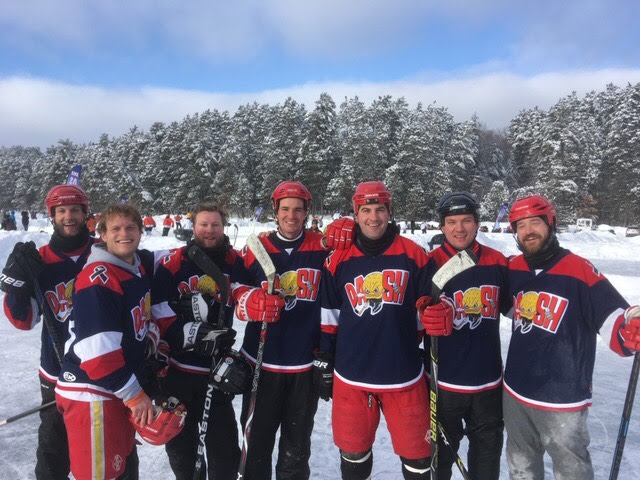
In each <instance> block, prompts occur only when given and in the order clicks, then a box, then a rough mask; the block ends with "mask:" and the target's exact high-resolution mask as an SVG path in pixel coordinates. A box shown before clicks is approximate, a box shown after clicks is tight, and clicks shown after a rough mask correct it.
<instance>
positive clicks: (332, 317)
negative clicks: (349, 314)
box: [320, 307, 340, 327]
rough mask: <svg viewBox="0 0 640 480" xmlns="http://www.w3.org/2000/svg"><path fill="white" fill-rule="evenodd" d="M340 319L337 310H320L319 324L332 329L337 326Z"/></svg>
mask: <svg viewBox="0 0 640 480" xmlns="http://www.w3.org/2000/svg"><path fill="white" fill-rule="evenodd" d="M339 317H340V310H339V309H337V308H324V307H322V309H321V310H320V324H321V325H330V326H332V327H337V326H338V318H339Z"/></svg>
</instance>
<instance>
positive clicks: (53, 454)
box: [36, 377, 70, 480]
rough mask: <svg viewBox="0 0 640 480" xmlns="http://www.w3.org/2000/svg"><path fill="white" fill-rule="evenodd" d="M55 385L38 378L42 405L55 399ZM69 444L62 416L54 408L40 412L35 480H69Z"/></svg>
mask: <svg viewBox="0 0 640 480" xmlns="http://www.w3.org/2000/svg"><path fill="white" fill-rule="evenodd" d="M55 387H56V384H55V383H53V382H50V381H49V380H46V379H44V378H42V377H40V393H41V395H42V404H41V405H44V404H45V403H49V402H51V401H52V400H55V399H56V393H55V391H54V389H55ZM69 468H70V465H69V442H68V441H67V429H66V428H65V426H64V420H63V419H62V414H61V413H60V412H59V411H58V409H57V408H56V407H55V405H54V406H52V407H48V408H45V409H44V410H40V427H39V428H38V448H37V450H36V479H37V480H61V479H68V478H69Z"/></svg>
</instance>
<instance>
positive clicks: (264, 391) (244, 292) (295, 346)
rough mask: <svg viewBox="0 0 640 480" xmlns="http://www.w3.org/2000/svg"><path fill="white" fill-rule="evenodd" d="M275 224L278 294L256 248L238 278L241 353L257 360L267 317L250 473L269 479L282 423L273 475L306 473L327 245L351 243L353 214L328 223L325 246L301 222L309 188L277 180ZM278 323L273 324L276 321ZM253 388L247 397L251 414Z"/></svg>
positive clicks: (269, 239)
mask: <svg viewBox="0 0 640 480" xmlns="http://www.w3.org/2000/svg"><path fill="white" fill-rule="evenodd" d="M271 201H272V204H273V209H274V214H275V217H276V220H277V224H278V229H277V231H276V232H272V233H270V234H269V235H265V236H263V237H261V238H260V240H261V241H262V243H263V244H264V246H265V249H266V250H267V252H268V253H269V255H270V257H271V259H272V260H273V263H274V264H275V266H276V269H277V277H276V286H275V288H276V289H278V290H279V291H280V295H281V296H282V297H284V300H282V299H281V298H280V296H278V295H268V294H266V293H265V288H266V279H265V276H264V272H263V271H262V268H261V267H260V265H259V264H258V262H257V261H256V259H255V257H254V255H253V253H252V252H251V251H250V250H248V249H244V250H243V252H242V256H243V260H244V272H241V274H239V275H238V277H237V278H234V284H233V297H234V300H235V302H236V310H235V311H236V316H237V318H239V319H240V320H244V321H249V323H248V324H247V327H246V330H245V336H244V341H243V343H242V350H241V353H242V354H243V355H245V356H246V357H247V358H248V359H249V360H250V361H251V362H253V363H255V362H256V357H257V351H258V343H259V336H260V329H261V323H260V322H270V325H269V328H268V330H267V335H266V341H265V346H264V357H263V363H262V373H261V374H260V383H259V386H258V392H257V402H256V405H255V411H254V416H253V423H252V424H251V436H250V438H249V445H248V456H247V464H246V470H245V478H246V479H247V480H263V479H270V478H271V455H272V452H273V447H274V443H275V436H276V432H277V430H278V428H280V443H279V445H278V461H277V464H276V478H278V479H285V478H291V479H294V478H295V479H306V478H309V474H310V472H309V456H310V454H311V431H312V429H313V417H314V415H315V412H316V408H317V403H318V396H317V394H316V392H315V391H314V383H313V372H312V365H313V351H314V349H317V347H318V341H319V335H320V299H319V297H318V294H319V287H320V278H321V275H322V264H323V262H324V260H325V257H326V256H327V251H328V248H344V247H345V246H347V245H349V244H350V242H351V238H352V234H353V221H350V220H347V219H342V221H341V220H338V222H337V223H336V222H334V224H332V225H330V226H329V227H327V238H326V242H327V247H328V248H325V246H324V245H325V244H324V243H321V242H323V240H322V239H323V237H322V236H321V235H320V234H318V233H313V232H309V231H306V230H305V229H304V225H305V221H306V217H307V215H308V213H309V204H310V202H311V194H310V193H309V190H307V188H306V187H305V186H304V185H303V184H301V183H300V182H292V181H286V182H282V183H280V184H279V185H278V186H277V187H276V188H275V190H274V191H273V194H272V195H271ZM349 222H350V223H349ZM274 322H275V323H274ZM249 400H250V395H248V394H247V395H245V396H244V399H243V402H242V417H241V420H242V424H243V427H244V425H245V424H246V421H247V412H248V409H249Z"/></svg>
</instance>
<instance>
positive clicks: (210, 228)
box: [193, 210, 224, 248]
mask: <svg viewBox="0 0 640 480" xmlns="http://www.w3.org/2000/svg"><path fill="white" fill-rule="evenodd" d="M193 236H194V238H195V241H196V243H197V244H198V245H200V246H201V247H204V248H215V247H218V246H220V245H222V242H224V223H223V222H222V217H221V216H220V212H209V211H206V210H203V211H201V212H198V214H197V215H196V218H195V221H194V222H193Z"/></svg>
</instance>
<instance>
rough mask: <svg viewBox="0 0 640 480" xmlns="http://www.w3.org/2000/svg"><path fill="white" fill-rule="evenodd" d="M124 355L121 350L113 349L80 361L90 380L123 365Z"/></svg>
mask: <svg viewBox="0 0 640 480" xmlns="http://www.w3.org/2000/svg"><path fill="white" fill-rule="evenodd" d="M124 365H125V362H124V355H123V354H122V350H121V349H118V350H114V351H113V352H109V353H105V354H104V355H100V356H98V357H94V358H91V359H89V360H85V361H84V362H81V363H80V368H82V369H83V370H84V371H85V372H87V375H88V376H89V378H90V379H91V380H98V379H100V378H103V377H106V376H107V375H109V374H111V373H113V372H115V371H116V370H118V369H120V368H122V367H124Z"/></svg>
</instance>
